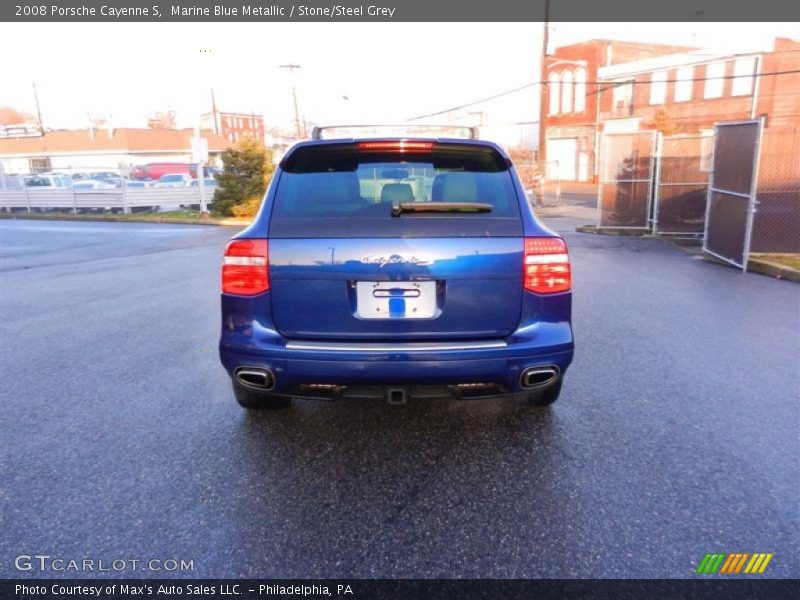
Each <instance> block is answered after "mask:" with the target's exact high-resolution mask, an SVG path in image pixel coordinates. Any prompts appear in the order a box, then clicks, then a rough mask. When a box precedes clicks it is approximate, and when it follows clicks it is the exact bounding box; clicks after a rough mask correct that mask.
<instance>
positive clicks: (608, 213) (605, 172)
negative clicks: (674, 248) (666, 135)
mask: <svg viewBox="0 0 800 600" xmlns="http://www.w3.org/2000/svg"><path fill="white" fill-rule="evenodd" d="M655 142H656V132H655V131H637V132H634V133H606V134H603V137H602V139H601V143H600V185H599V188H598V191H597V226H598V227H614V228H617V229H649V228H650V197H651V194H652V187H653V156H654V154H655Z"/></svg>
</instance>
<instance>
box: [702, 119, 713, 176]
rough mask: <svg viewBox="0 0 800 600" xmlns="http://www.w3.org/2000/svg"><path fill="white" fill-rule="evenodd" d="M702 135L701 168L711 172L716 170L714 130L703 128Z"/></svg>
mask: <svg viewBox="0 0 800 600" xmlns="http://www.w3.org/2000/svg"><path fill="white" fill-rule="evenodd" d="M700 135H701V136H703V137H702V138H701V139H700V170H701V171H702V172H703V173H711V171H713V170H714V130H713V129H701V130H700Z"/></svg>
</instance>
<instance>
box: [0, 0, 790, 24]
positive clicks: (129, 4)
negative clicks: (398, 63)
mask: <svg viewBox="0 0 800 600" xmlns="http://www.w3.org/2000/svg"><path fill="white" fill-rule="evenodd" d="M546 5H548V8H547V14H548V19H549V20H550V21H553V22H566V21H629V22H633V21H664V22H666V21H681V22H683V21H691V22H715V21H722V22H724V21H729V22H731V21H761V22H767V21H781V22H787V21H797V20H800V3H798V2H791V1H788V2H787V1H786V0H759V2H731V1H730V0H671V1H670V2H643V1H642V0H603V1H602V2H601V1H598V0H524V1H522V0H492V2H485V1H481V0H375V2H374V3H370V2H365V3H362V2H359V1H357V0H356V1H353V0H338V2H336V1H331V2H326V1H321V0H301V1H294V0H288V1H287V0H266V1H262V2H259V1H255V2H253V1H250V0H187V1H186V2H181V1H179V0H41V1H35V0H34V1H31V0H16V1H15V0H11V1H8V2H6V1H4V2H2V3H0V20H2V21H17V22H21V21H31V22H45V21H56V22H60V21H64V22H67V21H140V22H158V21H182V22H202V21H209V22H211V21H249V22H273V21H295V22H323V21H328V22H357V21H364V22H375V21H396V22H414V21H418V22H448V21H449V22H469V21H474V22H504V21H514V22H519V21H531V22H535V21H542V20H544V18H545V14H546V8H545V7H546Z"/></svg>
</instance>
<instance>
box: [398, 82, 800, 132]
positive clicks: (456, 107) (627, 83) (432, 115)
mask: <svg viewBox="0 0 800 600" xmlns="http://www.w3.org/2000/svg"><path fill="white" fill-rule="evenodd" d="M656 70H663V69H656ZM794 73H800V69H792V70H789V71H772V72H770V73H750V74H744V75H718V76H716V77H692V78H687V79H677V78H676V79H662V80H661V81H659V83H677V82H688V81H692V82H693V81H711V80H714V79H738V78H741V77H767V76H775V75H792V74H794ZM550 83H551V82H549V81H531V82H530V83H526V84H524V85H521V86H519V87H516V88H513V89H510V90H506V91H505V92H500V93H498V94H494V95H493V96H488V97H486V98H481V99H480V100H475V101H473V102H468V103H466V104H461V105H460V106H454V107H452V108H447V109H445V110H440V111H436V112H433V113H428V114H425V115H418V116H416V117H411V118H409V119H407V120H408V121H417V120H419V119H425V118H427V117H436V116H439V115H443V114H446V113H449V112H453V111H456V110H461V109H462V108H469V107H470V106H475V105H476V104H483V103H484V102H489V101H491V100H496V99H497V98H502V97H504V96H509V95H511V94H516V93H517V92H521V91H522V90H526V89H528V88H531V87H534V86H536V85H544V84H550ZM552 83H555V82H552ZM582 83H584V84H586V85H597V86H606V87H613V86H615V85H620V84H625V85H650V84H651V83H652V82H650V81H637V80H636V79H631V80H627V81H621V82H617V81H611V80H606V81H584V82H582Z"/></svg>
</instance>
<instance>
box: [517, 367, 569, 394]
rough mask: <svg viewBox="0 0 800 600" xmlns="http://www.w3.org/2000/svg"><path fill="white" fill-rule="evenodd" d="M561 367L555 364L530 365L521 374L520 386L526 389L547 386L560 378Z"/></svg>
mask: <svg viewBox="0 0 800 600" xmlns="http://www.w3.org/2000/svg"><path fill="white" fill-rule="evenodd" d="M559 375H561V369H559V368H558V367H557V366H555V365H543V366H538V367H528V368H527V369H525V370H523V371H522V374H521V375H520V376H519V386H520V387H521V388H524V389H526V390H531V389H536V388H544V387H547V386H549V385H551V384H553V383H555V381H556V380H557V379H558V377H559Z"/></svg>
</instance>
